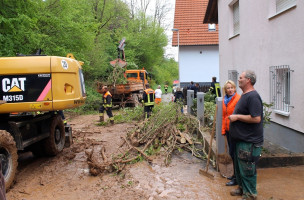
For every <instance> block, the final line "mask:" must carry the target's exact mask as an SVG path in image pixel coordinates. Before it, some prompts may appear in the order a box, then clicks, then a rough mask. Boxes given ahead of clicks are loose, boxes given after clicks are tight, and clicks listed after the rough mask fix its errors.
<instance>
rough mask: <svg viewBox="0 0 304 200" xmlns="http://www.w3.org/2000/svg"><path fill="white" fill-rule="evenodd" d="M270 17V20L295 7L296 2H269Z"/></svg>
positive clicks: (289, 0) (274, 0) (291, 0)
mask: <svg viewBox="0 0 304 200" xmlns="http://www.w3.org/2000/svg"><path fill="white" fill-rule="evenodd" d="M269 3H270V4H269V8H270V16H269V18H268V19H272V18H274V17H276V16H278V15H280V14H282V13H285V12H287V11H288V10H290V9H292V8H295V7H296V6H297V0H269Z"/></svg>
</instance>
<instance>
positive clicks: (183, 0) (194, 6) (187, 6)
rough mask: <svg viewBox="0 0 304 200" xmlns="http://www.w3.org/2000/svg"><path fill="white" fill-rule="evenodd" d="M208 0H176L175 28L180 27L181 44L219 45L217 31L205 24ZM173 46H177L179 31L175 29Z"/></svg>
mask: <svg viewBox="0 0 304 200" xmlns="http://www.w3.org/2000/svg"><path fill="white" fill-rule="evenodd" d="M207 5H208V0H175V14H174V28H176V29H179V45H180V46H193V45H218V25H216V31H209V30H208V24H203V20H204V17H205V12H206V9H207ZM172 46H177V32H175V31H174V34H173V39H172Z"/></svg>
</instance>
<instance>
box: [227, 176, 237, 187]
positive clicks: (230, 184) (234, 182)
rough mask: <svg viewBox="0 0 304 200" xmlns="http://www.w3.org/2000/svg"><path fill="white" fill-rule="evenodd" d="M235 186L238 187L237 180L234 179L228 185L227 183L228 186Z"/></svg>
mask: <svg viewBox="0 0 304 200" xmlns="http://www.w3.org/2000/svg"><path fill="white" fill-rule="evenodd" d="M233 185H237V182H236V179H235V178H234V179H232V180H231V181H229V182H228V183H226V186H233Z"/></svg>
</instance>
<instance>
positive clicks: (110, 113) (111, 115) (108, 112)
mask: <svg viewBox="0 0 304 200" xmlns="http://www.w3.org/2000/svg"><path fill="white" fill-rule="evenodd" d="M104 111H106V112H107V115H108V117H109V119H110V120H113V114H112V108H111V107H107V109H105V107H104V106H100V108H99V113H104Z"/></svg>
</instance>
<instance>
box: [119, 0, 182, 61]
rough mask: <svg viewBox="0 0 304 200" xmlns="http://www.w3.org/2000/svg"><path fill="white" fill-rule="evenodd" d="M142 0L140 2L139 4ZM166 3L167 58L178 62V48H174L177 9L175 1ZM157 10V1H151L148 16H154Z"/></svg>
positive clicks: (165, 0)
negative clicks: (173, 30)
mask: <svg viewBox="0 0 304 200" xmlns="http://www.w3.org/2000/svg"><path fill="white" fill-rule="evenodd" d="M125 1H126V2H130V0H125ZM139 2H140V0H138V3H139ZM163 2H166V4H167V5H168V6H167V7H168V8H169V12H168V13H167V15H166V17H165V19H164V28H165V29H166V35H167V37H168V45H167V46H166V47H165V50H166V52H165V56H166V57H168V58H174V59H175V60H176V61H177V60H178V55H177V54H178V49H177V47H172V31H171V29H172V28H173V23H174V8H175V0H162V3H163ZM154 8H155V0H150V4H149V7H148V14H151V15H152V14H153V13H154Z"/></svg>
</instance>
